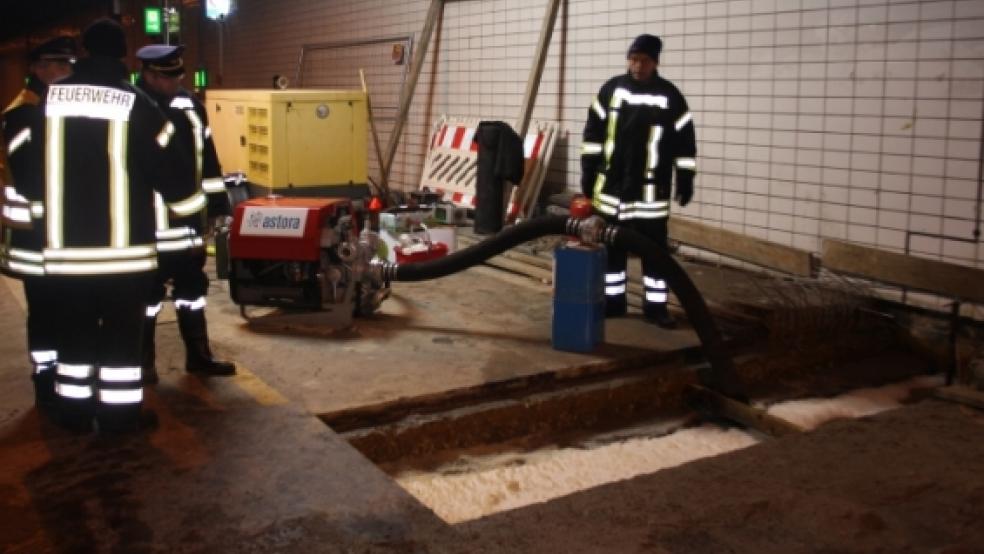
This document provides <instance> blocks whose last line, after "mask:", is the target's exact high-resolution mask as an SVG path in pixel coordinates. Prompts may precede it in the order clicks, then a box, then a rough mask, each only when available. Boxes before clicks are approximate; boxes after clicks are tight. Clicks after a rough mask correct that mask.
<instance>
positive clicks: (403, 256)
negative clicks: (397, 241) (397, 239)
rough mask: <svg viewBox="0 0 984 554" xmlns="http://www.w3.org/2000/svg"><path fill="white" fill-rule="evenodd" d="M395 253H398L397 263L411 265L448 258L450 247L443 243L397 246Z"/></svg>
mask: <svg viewBox="0 0 984 554" xmlns="http://www.w3.org/2000/svg"><path fill="white" fill-rule="evenodd" d="M393 251H394V252H395V253H396V263H398V264H411V263H414V262H426V261H427V260H434V259H437V258H442V257H444V256H447V255H448V245H446V244H444V243H443V242H418V243H416V244H413V245H411V246H397V247H396V248H394V249H393Z"/></svg>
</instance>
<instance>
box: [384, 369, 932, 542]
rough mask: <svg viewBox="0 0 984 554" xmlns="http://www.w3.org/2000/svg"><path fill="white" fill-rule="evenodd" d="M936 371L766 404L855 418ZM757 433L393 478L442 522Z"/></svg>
mask: <svg viewBox="0 0 984 554" xmlns="http://www.w3.org/2000/svg"><path fill="white" fill-rule="evenodd" d="M940 384H942V380H941V378H939V377H918V378H915V379H912V380H909V381H906V382H903V383H898V384H893V385H888V386H885V387H879V388H870V389H859V390H856V391H851V392H849V393H846V394H844V395H841V396H839V397H836V398H830V399H806V400H795V401H790V402H783V403H778V404H775V405H773V406H771V407H769V409H768V411H769V412H770V413H771V414H773V415H776V416H778V417H782V418H784V419H788V420H790V421H792V422H794V423H796V424H798V425H801V426H803V427H806V428H809V429H813V428H816V427H817V426H818V425H820V424H822V423H824V422H826V421H830V420H832V419H839V418H844V417H862V416H866V415H871V414H874V413H878V412H881V411H885V410H889V409H892V408H895V407H897V406H899V402H900V401H901V400H902V399H904V398H905V397H906V396H907V395H908V393H909V391H910V390H911V389H913V388H921V387H935V386H939V385H940ZM756 442H758V440H757V439H756V438H755V437H754V436H753V435H751V434H749V433H745V432H744V431H740V430H736V429H728V430H725V429H721V428H719V427H716V426H712V425H704V426H700V427H692V428H687V429H682V430H679V431H677V432H675V433H671V434H669V435H665V436H661V437H639V438H631V439H628V440H624V441H620V442H614V443H608V444H602V445H599V446H594V447H591V448H587V449H579V448H551V449H542V450H538V451H535V452H528V453H521V454H519V453H513V454H500V455H496V456H488V457H483V458H472V459H462V460H461V461H459V462H457V463H455V464H453V465H451V466H447V467H445V468H442V469H440V470H438V471H436V472H417V471H410V472H405V473H403V474H400V475H398V476H397V477H396V480H397V482H398V483H399V484H400V485H401V486H402V487H403V488H404V489H406V490H407V491H408V492H410V494H412V495H413V496H415V497H416V498H417V499H418V500H419V501H420V502H422V503H423V504H425V505H426V506H428V507H429V508H431V510H433V511H434V513H436V514H437V515H438V516H439V517H441V518H442V519H443V520H444V521H446V522H448V523H451V524H453V523H460V522H463V521H468V520H472V519H477V518H479V517H482V516H486V515H489V514H493V513H497V512H501V511H505V510H510V509H513V508H519V507H522V506H527V505H530V504H534V503H536V502H545V501H548V500H552V499H554V498H558V497H560V496H564V495H567V494H571V493H574V492H577V491H580V490H584V489H588V488H591V487H596V486H599V485H603V484H605V483H611V482H614V481H619V480H623V479H630V478H632V477H635V476H637V475H642V474H646V473H653V472H656V471H659V470H661V469H666V468H671V467H674V466H678V465H680V464H684V463H686V462H690V461H693V460H697V459H700V458H705V457H708V456H714V455H717V454H723V453H726V452H731V451H734V450H738V449H741V448H745V447H748V446H751V445H753V444H755V443H756Z"/></svg>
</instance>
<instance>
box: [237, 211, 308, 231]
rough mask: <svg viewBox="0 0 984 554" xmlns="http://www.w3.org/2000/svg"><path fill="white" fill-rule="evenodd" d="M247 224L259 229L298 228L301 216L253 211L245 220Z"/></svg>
mask: <svg viewBox="0 0 984 554" xmlns="http://www.w3.org/2000/svg"><path fill="white" fill-rule="evenodd" d="M247 221H248V222H249V226H250V227H253V228H260V229H300V228H301V218H300V217H297V216H283V215H273V216H264V215H263V214H262V213H260V212H254V213H253V214H252V215H250V216H249V219H248V220H247Z"/></svg>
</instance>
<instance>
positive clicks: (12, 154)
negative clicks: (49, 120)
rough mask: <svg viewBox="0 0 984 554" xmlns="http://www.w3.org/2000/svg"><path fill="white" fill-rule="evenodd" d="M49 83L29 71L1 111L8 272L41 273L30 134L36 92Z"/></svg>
mask: <svg viewBox="0 0 984 554" xmlns="http://www.w3.org/2000/svg"><path fill="white" fill-rule="evenodd" d="M47 89H48V87H47V85H45V84H44V82H42V81H41V80H40V79H38V78H37V77H35V76H33V75H32V76H31V77H29V78H28V80H27V86H26V87H24V89H23V90H21V92H20V94H18V95H17V97H16V98H14V100H13V102H11V103H10V105H9V106H7V107H6V109H4V111H3V138H4V142H5V143H6V144H7V148H6V152H5V153H6V155H7V158H8V163H9V168H10V180H8V181H7V182H6V184H5V185H4V190H3V202H4V206H3V224H4V233H3V251H2V252H3V254H2V256H0V270H2V271H3V272H4V273H7V274H8V275H11V276H13V277H23V276H25V275H41V274H43V273H44V268H43V264H42V260H41V250H42V249H43V248H44V204H43V200H44V190H43V189H44V187H43V185H42V179H43V175H44V167H43V163H42V155H41V154H42V146H41V141H39V140H38V138H37V137H36V136H34V135H33V134H32V132H31V131H32V129H31V126H32V124H33V123H40V121H41V119H42V115H41V108H40V104H41V98H42V97H43V96H44V94H45V92H46V91H47Z"/></svg>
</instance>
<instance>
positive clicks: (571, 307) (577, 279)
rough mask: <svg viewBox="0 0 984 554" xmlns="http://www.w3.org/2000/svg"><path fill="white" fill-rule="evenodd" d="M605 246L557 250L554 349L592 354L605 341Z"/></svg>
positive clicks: (567, 246)
mask: <svg viewBox="0 0 984 554" xmlns="http://www.w3.org/2000/svg"><path fill="white" fill-rule="evenodd" d="M606 261H607V257H606V255H605V249H604V248H602V247H595V246H585V245H581V244H577V243H569V244H567V245H564V246H561V247H560V248H557V249H556V250H555V251H554V303H553V335H552V337H553V340H552V343H553V347H554V348H555V349H557V350H565V351H569V352H591V351H593V350H594V349H595V347H596V346H597V345H598V344H599V343H601V342H604V340H605V265H606Z"/></svg>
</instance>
